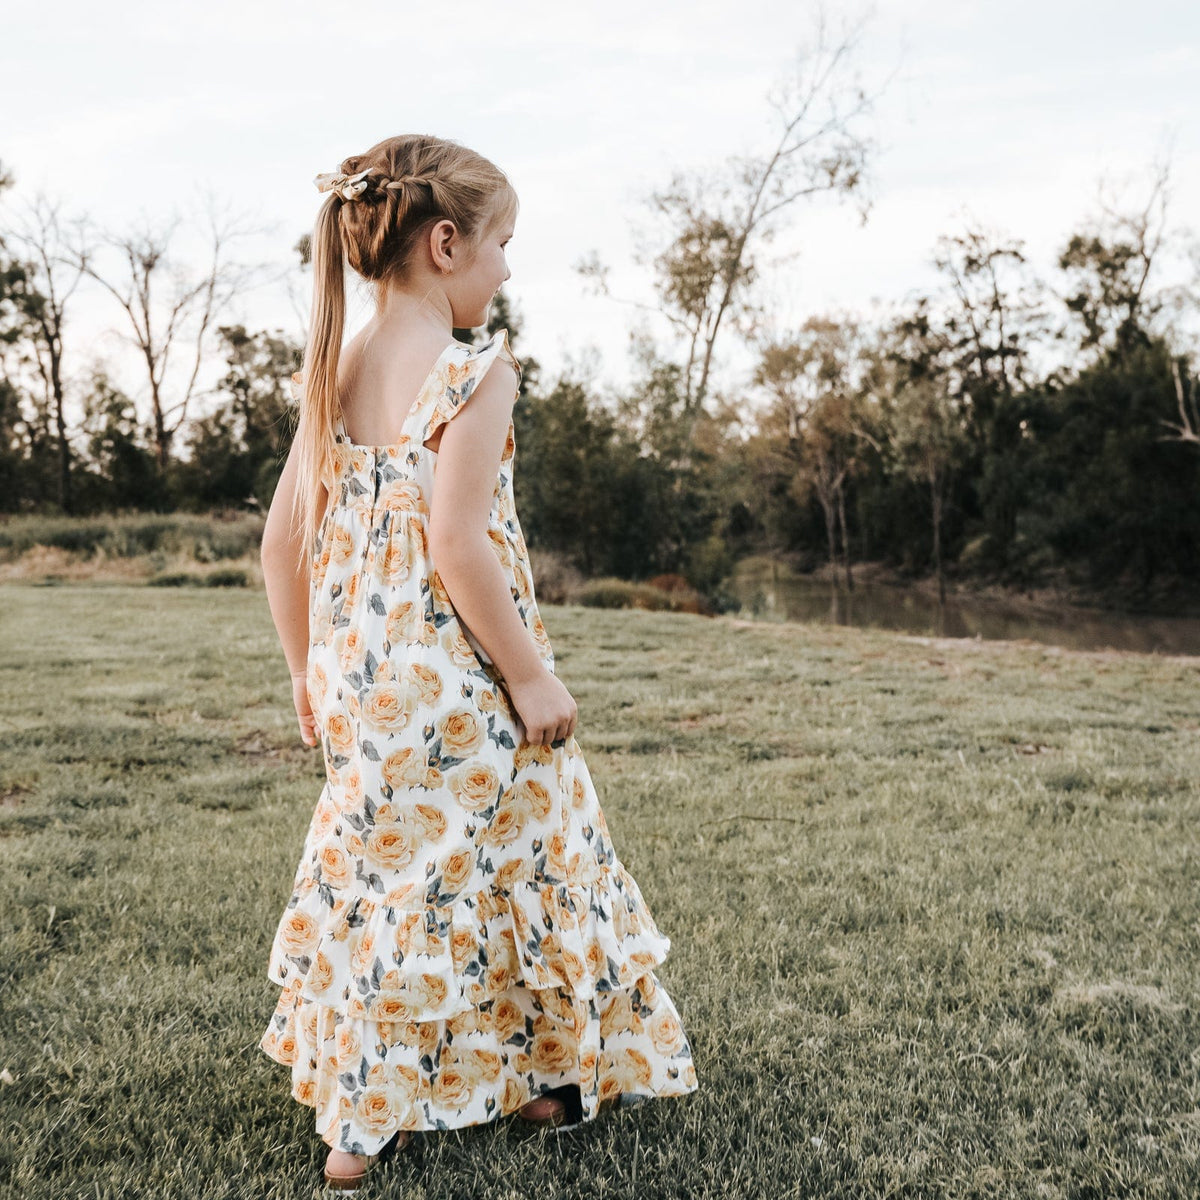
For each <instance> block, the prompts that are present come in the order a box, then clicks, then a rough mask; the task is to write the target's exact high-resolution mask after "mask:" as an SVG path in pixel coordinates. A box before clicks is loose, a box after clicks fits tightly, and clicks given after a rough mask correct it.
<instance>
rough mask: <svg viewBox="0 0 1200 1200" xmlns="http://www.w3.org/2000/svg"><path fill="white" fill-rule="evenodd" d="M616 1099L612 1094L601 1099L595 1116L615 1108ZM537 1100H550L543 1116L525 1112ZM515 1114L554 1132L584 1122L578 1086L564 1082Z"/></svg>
mask: <svg viewBox="0 0 1200 1200" xmlns="http://www.w3.org/2000/svg"><path fill="white" fill-rule="evenodd" d="M618 1099H619V1097H616V1096H613V1097H610V1098H608V1099H606V1100H601V1101H600V1103H599V1105H598V1106H597V1109H596V1116H597V1117H598V1116H600V1114H601V1113H603V1112H606V1111H607V1110H608V1109H610V1108H615V1107H616V1106H617V1103H618ZM539 1101H541V1102H546V1101H549V1102H550V1104H551V1108H550V1111H549V1112H548V1113H546V1114H545V1115H544V1116H531V1115H529V1114H528V1113H526V1111H525V1110H526V1109H527V1108H530V1107H532V1106H533V1105H535V1104H537V1103H538V1102H539ZM517 1114H518V1115H519V1116H520V1117H521V1118H522V1120H525V1121H528V1122H529V1123H530V1124H531V1125H541V1126H543V1127H544V1128H547V1129H553V1130H554V1132H555V1133H566V1132H567V1131H568V1130H570V1129H577V1128H578V1127H579V1126H580V1125H582V1124H583V1123H584V1122H583V1101H582V1099H581V1098H580V1095H579V1087H578V1085H576V1084H564V1085H563V1086H561V1087H556V1088H550V1089H549V1090H548V1091H545V1092H543V1093H542V1094H541V1095H540V1096H535V1097H534V1098H533V1099H532V1100H530V1101H529V1102H528V1103H527V1104H525V1105H523V1106H522V1107H521V1108H519V1109H517Z"/></svg>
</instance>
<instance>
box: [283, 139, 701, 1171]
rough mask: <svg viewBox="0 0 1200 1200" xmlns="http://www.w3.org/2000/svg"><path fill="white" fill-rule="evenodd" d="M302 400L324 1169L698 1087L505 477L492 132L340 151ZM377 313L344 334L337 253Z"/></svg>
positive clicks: (314, 1001)
mask: <svg viewBox="0 0 1200 1200" xmlns="http://www.w3.org/2000/svg"><path fill="white" fill-rule="evenodd" d="M316 183H317V187H318V188H319V189H320V190H321V191H322V192H328V198H327V199H326V201H325V203H324V204H323V205H322V207H321V210H320V212H319V213H318V215H317V221H316V227H315V230H314V234H313V246H312V254H313V276H314V281H313V310H312V324H311V330H310V336H309V340H308V345H307V348H306V352H305V357H304V368H303V372H302V373H299V372H298V373H297V375H295V376H293V383H294V384H295V385H296V387H297V398H298V399H299V401H300V422H299V426H298V429H297V433H296V437H295V441H294V443H293V445H292V448H291V452H290V454H289V455H288V459H287V463H286V466H285V468H284V471H283V474H282V477H281V478H280V481H279V486H278V488H277V490H276V493H275V496H274V499H273V501H272V503H271V511H270V514H269V515H268V518H267V523H266V528H265V530H264V533H263V544H262V562H263V571H264V575H265V578H266V589H267V598H268V602H269V604H270V608H271V614H272V617H273V618H274V621H275V625H276V628H277V629H278V631H279V637H280V641H281V642H282V644H283V650H284V654H285V656H286V658H287V662H288V666H289V667H290V668H291V674H292V691H293V697H294V700H295V705H296V713H297V716H298V718H299V723H300V733H301V736H302V738H303V740H304V741H305V743H306V744H308V745H316V744H317V741H318V739H319V741H320V744H321V749H322V753H323V756H324V762H325V773H326V780H325V784H324V787H323V788H322V791H321V794H320V797H319V799H318V801H317V806H316V811H315V812H314V813H313V817H312V821H311V823H310V825H309V828H308V833H307V835H306V837H305V841H304V848H303V853H302V856H301V859H300V865H299V868H298V870H297V872H296V875H295V880H294V883H293V888H292V896H291V899H290V900H289V901H288V903H287V906H286V909H285V910H284V913H283V916H282V918H281V919H280V922H279V925H278V929H277V931H276V933H275V938H274V943H273V945H272V947H271V954H270V962H269V965H268V974H269V977H270V978H271V979H272V980H274V981H275V983H277V984H279V985H280V987H281V988H282V993H281V995H280V997H279V1003H278V1006H277V1007H276V1009H275V1013H274V1015H273V1017H272V1018H271V1021H270V1023H269V1025H268V1028H267V1031H266V1032H265V1033H264V1034H263V1037H262V1039H261V1042H260V1045H261V1047H262V1049H263V1050H264V1051H265V1052H266V1053H267V1054H268V1055H270V1056H271V1057H272V1058H273V1059H275V1060H276V1061H277V1062H280V1063H283V1064H285V1065H287V1066H289V1067H290V1068H291V1083H292V1095H293V1096H294V1097H295V1098H296V1099H297V1100H298V1101H300V1102H301V1103H303V1104H307V1105H310V1106H311V1107H313V1108H314V1109H315V1111H316V1128H317V1131H318V1133H319V1134H320V1136H321V1138H322V1140H323V1141H324V1142H326V1143H327V1144H328V1146H329V1156H328V1159H327V1161H326V1165H325V1174H326V1179H327V1181H328V1182H330V1183H332V1184H334V1185H335V1186H341V1187H345V1188H346V1189H348V1190H352V1189H353V1188H354V1187H355V1186H356V1185H357V1182H358V1180H359V1179H360V1178H361V1176H362V1174H363V1172H364V1171H365V1169H366V1166H367V1163H368V1162H369V1161H370V1160H371V1158H372V1156H374V1155H376V1154H377V1153H378V1152H379V1151H380V1150H381V1149H382V1148H383V1147H384V1146H385V1145H387V1144H388V1143H389V1142H390V1141H391V1140H392V1139H393V1138H396V1139H397V1144H399V1145H403V1144H404V1143H405V1142H406V1141H407V1140H408V1137H409V1135H410V1134H411V1133H412V1132H413V1131H426V1130H434V1129H449V1128H454V1127H459V1126H465V1125H475V1124H479V1123H482V1122H484V1121H492V1120H495V1119H497V1118H498V1117H503V1116H506V1115H508V1114H512V1113H519V1114H520V1115H521V1116H522V1117H524V1118H526V1119H528V1120H530V1121H534V1122H537V1123H539V1124H550V1125H553V1126H556V1127H558V1128H564V1127H566V1128H569V1127H571V1124H572V1123H578V1122H579V1121H590V1120H592V1119H594V1118H595V1117H596V1116H597V1115H598V1113H599V1111H600V1109H601V1108H602V1107H606V1106H609V1105H612V1104H617V1103H629V1102H631V1101H634V1100H636V1099H638V1098H642V1099H644V1098H647V1097H652V1096H681V1095H684V1094H686V1093H688V1092H691V1091H694V1090H695V1089H696V1087H697V1080H696V1072H695V1068H694V1066H693V1063H692V1054H691V1047H690V1045H689V1043H688V1040H687V1037H686V1035H685V1033H684V1031H683V1028H682V1026H681V1024H680V1021H679V1015H678V1013H677V1011H676V1009H675V1006H674V1004H673V1003H672V1001H671V999H670V997H669V996H668V995H667V993H666V991H665V990H664V989H663V987H662V986H661V984H660V983H659V982H658V980H657V978H656V976H655V973H654V968H655V967H657V966H658V964H659V963H661V962H662V961H663V959H664V958H665V957H666V955H667V952H668V950H669V949H670V945H671V942H670V939H669V938H668V937H666V936H665V935H664V934H663V933H661V932H660V931H659V929H658V928H657V926H656V925H655V923H654V920H653V918H652V917H651V915H650V912H649V910H648V908H647V907H646V903H645V901H644V900H643V898H642V896H641V893H640V892H639V890H638V886H637V883H636V882H635V881H634V879H633V878H632V876H631V875H630V874H629V873H628V871H626V869H625V867H624V866H623V865H622V863H621V861H620V859H619V858H618V857H617V855H616V852H615V850H614V848H613V844H612V840H611V838H610V836H609V831H608V827H607V825H606V823H605V820H604V814H603V812H602V811H601V808H600V804H599V801H598V799H597V796H596V792H595V789H594V787H593V786H592V781H591V778H590V776H589V774H588V769H587V766H586V764H585V762H584V759H583V755H582V752H581V750H580V747H579V743H578V742H577V741H576V740H575V737H574V733H575V727H576V720H577V710H576V705H575V701H574V700H573V699H572V697H571V694H570V692H569V691H568V690H567V689H566V687H565V686H564V685H563V684H562V682H561V681H560V680H559V679H558V677H557V675H556V674H555V669H554V652H553V649H552V648H551V645H550V641H549V638H548V637H547V634H546V629H545V626H544V625H543V624H542V620H541V617H540V615H539V613H538V606H537V602H536V600H535V598H534V594H533V583H532V575H531V572H530V566H529V557H528V553H527V550H526V545H525V539H524V536H523V534H522V531H521V526H520V523H519V521H518V520H517V513H516V509H515V507H514V502H513V463H514V451H515V445H514V440H513V424H512V419H511V415H512V407H513V404H514V402H515V401H516V399H517V395H518V387H519V383H520V376H521V368H520V366H519V364H518V363H517V361H516V359H515V358H514V357H513V355H512V352H511V351H510V349H509V347H508V343H507V333H506V331H505V330H504V329H498V330H496V331H495V333H494V334H493V335H492V336H491V338H490V339H489V340H488V341H486V342H485V343H484V344H483V345H481V346H471V345H469V344H467V343H465V342H461V341H458V340H456V339H455V338H454V337H453V336H452V331H453V330H454V329H468V328H476V327H479V326H484V325H486V323H487V318H488V308H489V305H490V303H491V300H492V298H493V296H494V295H495V293H496V291H497V289H498V288H499V287H500V285H501V284H502V283H503V282H504V281H505V280H506V279H508V277H509V270H508V266H507V264H506V262H505V257H504V248H505V246H506V244H507V243H508V240H509V239H510V238H511V237H512V236H513V226H514V220H515V216H516V211H517V200H516V196H515V193H514V192H513V190H512V188H511V186H510V185H509V183H508V180H507V178H506V177H505V175H504V174H503V172H502V171H500V170H499V169H498V168H497V167H495V166H494V165H493V164H492V163H491V162H489V161H488V160H487V159H485V158H483V157H481V156H480V155H478V154H476V153H474V152H473V151H471V150H468V149H466V148H465V147H463V146H461V145H459V144H457V143H455V142H453V141H446V140H443V139H440V138H435V137H423V136H416V135H412V136H404V137H395V138H388V139H387V140H386V141H383V142H380V143H379V144H378V145H376V146H373V147H372V148H371V149H370V150H368V151H367V152H366V153H365V154H361V155H356V156H354V157H352V158H348V159H346V160H344V161H343V163H342V165H341V169H340V170H339V171H337V172H331V173H330V174H327V175H318V176H317V179H316ZM345 262H348V263H349V264H350V266H351V267H353V268H354V270H355V271H356V272H357V273H358V274H359V275H360V276H362V277H363V278H364V279H367V280H369V281H371V283H372V284H373V285H374V298H375V314H374V316H373V318H372V320H371V321H370V322H369V324H368V325H367V326H366V327H365V328H364V329H363V330H362V332H361V333H359V334H358V335H357V336H356V337H354V338H353V339H351V341H350V342H349V343H348V344H347V345H346V346H345V347H343V346H342V336H343V321H344V315H345V294H344V265H343V264H344V263H345Z"/></svg>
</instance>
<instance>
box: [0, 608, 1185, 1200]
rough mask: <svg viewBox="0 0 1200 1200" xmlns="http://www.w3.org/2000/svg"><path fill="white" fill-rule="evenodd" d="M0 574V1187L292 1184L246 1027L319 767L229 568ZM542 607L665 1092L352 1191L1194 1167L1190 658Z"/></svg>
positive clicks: (611, 1188) (875, 1191) (316, 1148)
mask: <svg viewBox="0 0 1200 1200" xmlns="http://www.w3.org/2000/svg"><path fill="white" fill-rule="evenodd" d="M0 613H2V614H3V615H2V616H0V631H2V632H0V644H2V656H0V667H2V669H3V672H4V676H3V682H4V688H3V702H2V703H3V709H2V711H0V722H2V725H0V729H2V730H3V737H2V740H0V1012H2V1015H3V1021H2V1023H0V1038H2V1046H0V1118H2V1120H3V1132H4V1136H3V1140H2V1141H0V1195H3V1196H5V1197H7V1196H9V1195H12V1196H14V1197H16V1196H21V1197H29V1198H35V1197H36V1198H38V1200H41V1198H43V1197H45V1198H51V1197H52V1198H54V1200H75V1198H79V1200H85V1198H87V1200H117V1198H118V1197H119V1198H121V1200H124V1198H126V1197H131V1196H133V1197H154V1198H155V1200H159V1198H162V1200H174V1198H177V1197H178V1198H183V1197H188V1198H192V1197H204V1198H205V1200H221V1198H230V1200H234V1198H238V1200H240V1198H242V1197H247V1198H248V1197H264V1198H275V1200H283V1198H285V1197H286V1198H293V1197H311V1196H313V1195H315V1194H318V1193H319V1191H320V1189H319V1188H318V1186H317V1185H318V1181H319V1177H320V1166H321V1163H322V1162H323V1160H324V1150H325V1147H324V1146H323V1144H322V1143H320V1142H319V1140H318V1139H317V1137H316V1135H315V1133H314V1132H313V1129H312V1120H313V1113H312V1110H311V1109H307V1108H304V1107H302V1106H300V1105H299V1104H297V1103H296V1102H295V1101H294V1100H292V1099H291V1097H290V1095H289V1088H288V1079H287V1070H286V1068H284V1067H281V1066H279V1065H278V1064H277V1063H274V1062H272V1061H271V1060H270V1059H268V1058H267V1057H266V1056H265V1055H264V1054H263V1053H262V1052H261V1050H259V1049H258V1048H257V1041H258V1038H259V1036H260V1034H261V1032H262V1031H263V1029H265V1027H266V1024H267V1021H268V1018H269V1016H270V1014H271V1011H272V1009H273V1006H274V1003H275V998H276V996H277V990H276V988H275V985H274V984H272V983H271V982H270V981H269V980H268V979H267V977H266V962H267V954H268V950H269V946H270V940H271V936H272V934H273V932H274V928H275V923H276V921H277V919H278V917H279V914H280V912H281V911H282V906H283V905H284V903H285V902H286V900H287V898H288V895H289V894H290V890H289V889H290V883H291V878H292V873H293V871H294V869H295V866H296V863H297V861H298V859H299V855H300V849H301V844H302V841H303V837H304V833H305V829H306V827H307V823H308V820H309V817H310V816H311V812H312V807H313V805H314V803H315V802H316V798H317V795H318V792H319V790H320V785H321V779H322V774H321V772H322V766H321V760H320V754H319V751H317V750H315V749H312V750H310V749H308V748H306V747H305V746H303V744H302V743H301V742H300V740H299V736H298V732H297V729H296V723H295V719H294V716H293V714H292V711H291V690H290V686H289V683H288V679H287V671H286V667H285V664H284V660H283V656H282V652H281V651H280V650H279V647H278V644H277V642H276V639H275V631H274V628H273V626H272V625H271V621H270V616H269V612H268V609H267V604H266V600H265V598H264V596H263V595H262V593H261V592H257V591H243V590H231V591H226V590H222V589H179V590H175V589H170V588H145V587H140V586H136V587H124V586H116V587H87V586H82V587H28V586H18V585H9V586H4V587H0ZM543 615H544V618H545V620H546V624H547V627H548V629H549V632H550V636H551V639H552V641H553V643H554V646H555V649H556V653H557V656H558V670H559V675H560V677H561V678H562V679H563V680H564V682H566V684H567V685H568V686H569V687H570V688H571V690H572V692H573V693H574V695H575V697H576V699H577V700H578V702H579V707H580V723H579V727H578V729H577V731H576V737H577V739H578V741H579V743H580V745H581V747H582V749H583V752H584V754H585V756H586V758H587V761H588V765H589V768H590V770H591V773H592V776H593V778H594V781H595V783H596V786H597V790H598V792H599V794H600V798H601V802H602V804H603V806H604V810H605V814H606V816H607V819H608V823H609V826H610V828H611V831H612V834H613V837H614V840H615V844H616V848H617V852H618V854H619V856H620V857H621V859H622V860H623V861H624V862H625V864H626V865H627V866H628V867H629V869H630V870H631V872H632V873H633V874H634V876H635V877H636V878H637V880H638V882H639V884H640V886H641V888H642V891H643V893H644V895H645V897H646V900H647V902H648V903H649V905H650V907H651V910H652V911H653V913H654V915H655V917H656V919H657V921H658V923H659V925H660V926H661V927H662V929H663V930H664V932H666V933H667V934H669V935H670V936H671V938H672V940H673V947H672V951H671V954H670V956H669V957H668V959H667V961H666V962H665V963H664V964H663V966H662V967H661V968H660V970H659V978H660V979H661V981H662V983H663V985H664V986H665V987H667V989H668V990H669V991H670V993H671V995H672V997H673V998H674V999H675V1001H676V1004H677V1006H678V1007H679V1010H680V1014H681V1016H682V1018H683V1021H684V1025H685V1028H686V1030H687V1032H688V1034H689V1037H690V1040H691V1043H692V1048H693V1051H694V1054H695V1064H696V1070H697V1073H698V1076H699V1080H700V1090H699V1091H698V1092H697V1093H695V1094H693V1095H691V1096H688V1097H685V1098H682V1099H664V1100H658V1101H653V1102H651V1103H648V1104H644V1105H642V1106H640V1107H638V1108H633V1109H628V1110H624V1111H621V1112H618V1113H615V1114H612V1115H610V1116H609V1117H606V1118H604V1119H602V1120H601V1121H600V1122H598V1123H597V1124H595V1125H593V1126H591V1127H585V1128H584V1129H581V1130H577V1131H575V1132H573V1133H570V1134H567V1135H564V1136H563V1137H562V1138H555V1137H553V1136H552V1135H548V1134H546V1133H543V1132H541V1131H537V1130H533V1129H531V1128H530V1127H528V1126H525V1125H524V1124H523V1123H520V1122H519V1121H516V1120H514V1119H506V1120H504V1121H502V1122H499V1123H497V1124H493V1125H488V1126H475V1127H472V1128H469V1129H465V1130H458V1131H451V1132H449V1133H446V1134H438V1135H431V1136H425V1137H418V1138H416V1139H414V1141H413V1143H412V1145H411V1147H410V1149H408V1150H405V1151H401V1152H399V1153H397V1154H396V1155H395V1156H394V1157H393V1158H392V1160H391V1161H390V1163H388V1164H387V1165H386V1167H385V1169H384V1170H383V1171H382V1172H380V1173H379V1174H377V1175H375V1177H374V1182H373V1183H372V1184H371V1185H370V1187H369V1188H367V1189H365V1190H364V1191H363V1192H361V1193H360V1195H364V1196H369V1197H375V1196H379V1197H395V1198H401V1197H403V1198H406V1200H407V1198H423V1200H424V1198H428V1200H434V1198H436V1200H457V1198H459V1197H462V1198H467V1197H470V1198H472V1200H517V1198H518V1197H525V1196H541V1197H546V1198H550V1197H555V1198H557V1197H571V1198H575V1197H578V1198H579V1200H584V1198H585V1197H586V1198H591V1197H596V1196H604V1197H632V1196H637V1197H639V1198H642V1197H648V1198H652V1200H653V1198H658V1197H663V1198H666V1197H689V1198H692V1197H695V1198H710V1197H711V1198H714V1200H715V1198H716V1197H726V1196H732V1197H754V1198H757V1197H764V1198H768V1200H789V1198H793V1197H795V1198H799V1197H822V1198H826V1197H845V1198H847V1200H849V1198H851V1197H852V1198H854V1200H884V1198H885V1197H888V1198H894V1197H989V1198H990V1197H1022V1198H1024V1197H1033V1198H1044V1200H1051V1198H1057V1197H1062V1198H1071V1200H1083V1198H1088V1200H1091V1198H1096V1200H1099V1198H1101V1197H1104V1198H1107V1197H1126V1196H1129V1197H1195V1196H1197V1195H1200V1037H1198V1034H1200V1019H1198V1012H1200V1009H1198V1006H1197V1001H1198V999H1200V888H1198V887H1197V884H1198V883H1200V861H1198V855H1197V852H1198V846H1200V836H1198V832H1197V831H1198V828H1200V825H1198V819H1200V737H1198V732H1200V690H1198V685H1200V659H1164V658H1158V657H1153V656H1137V655H1122V654H1111V653H1108V654H1101V653H1079V652H1067V651H1063V652H1059V651H1056V650H1055V649H1054V648H1051V647H1046V646H1039V645H1033V644H1001V643H979V642H945V641H943V642H931V641H928V640H922V639H917V638H908V637H904V636H901V635H897V634H892V633H886V632H872V631H863V630H854V629H847V628H841V627H834V626H815V625H814V626H763V625H751V624H748V623H742V622H738V621H734V620H732V619H729V618H726V617H722V618H717V619H705V618H702V617H696V616H690V615H683V614H674V613H649V612H636V611H635V612H629V611H609V610H601V609H592V608H583V607H578V606H571V607H556V606H550V605H547V606H544V608H543ZM6 1187H7V1188H9V1190H8V1191H5V1190H4V1189H5V1188H6Z"/></svg>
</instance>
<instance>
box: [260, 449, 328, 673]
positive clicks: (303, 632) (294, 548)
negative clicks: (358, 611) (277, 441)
mask: <svg viewBox="0 0 1200 1200" xmlns="http://www.w3.org/2000/svg"><path fill="white" fill-rule="evenodd" d="M295 490H296V453H295V446H294V445H293V448H292V450H291V452H289V454H288V457H287V462H286V463H285V464H284V467H283V474H282V475H280V477H279V483H278V485H277V486H276V488H275V495H274V496H272V498H271V507H270V510H269V511H268V513H267V523H266V525H265V526H264V528H263V538H262V554H261V557H262V568H263V583H264V585H265V587H266V590H267V603H268V604H269V605H270V608H271V617H272V618H273V620H274V621H275V629H276V631H277V632H278V634H279V641H280V643H281V644H282V646H283V654H284V657H285V658H286V659H287V664H288V670H289V671H290V672H291V674H292V677H293V678H296V677H298V676H301V675H304V674H305V673H306V672H307V669H308V645H309V629H308V604H309V595H308V588H309V570H308V555H307V554H301V553H300V539H299V535H298V534H297V533H295V532H294V531H293V530H291V528H290V524H291V511H292V496H293V494H294V493H295ZM328 498H329V491H328V489H327V488H326V487H325V486H324V484H322V485H321V490H320V494H319V495H318V497H317V499H318V507H317V511H318V512H324V509H325V504H326V502H327V500H328Z"/></svg>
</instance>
